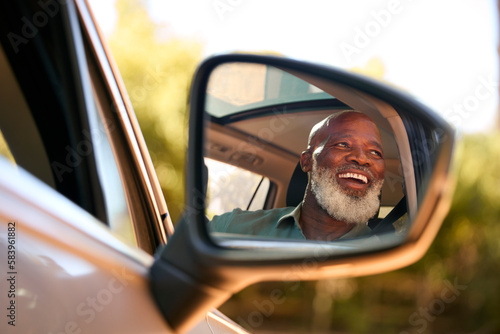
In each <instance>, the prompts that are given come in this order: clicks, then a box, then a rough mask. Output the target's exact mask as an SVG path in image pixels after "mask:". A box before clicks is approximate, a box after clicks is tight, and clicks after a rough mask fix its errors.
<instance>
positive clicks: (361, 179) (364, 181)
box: [338, 173, 368, 184]
mask: <svg viewBox="0 0 500 334" xmlns="http://www.w3.org/2000/svg"><path fill="white" fill-rule="evenodd" d="M338 177H339V179H351V180H355V181H356V182H359V183H362V184H367V183H368V178H367V177H366V176H364V175H361V174H358V173H342V174H339V175H338Z"/></svg>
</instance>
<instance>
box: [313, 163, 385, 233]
mask: <svg viewBox="0 0 500 334" xmlns="http://www.w3.org/2000/svg"><path fill="white" fill-rule="evenodd" d="M353 167H354V166H352V165H350V166H348V168H353ZM355 168H357V169H359V170H362V171H365V172H368V173H370V174H371V172H370V171H369V170H368V169H366V168H365V167H360V166H355ZM342 169H345V167H339V168H337V169H335V170H332V169H328V168H324V167H322V168H318V166H317V163H316V159H314V158H313V166H312V171H311V190H312V193H313V195H314V197H315V198H316V201H317V202H318V204H319V205H320V207H321V208H322V209H324V210H325V211H326V212H327V213H328V215H329V216H330V217H332V218H333V219H336V220H339V221H343V222H346V223H351V224H366V223H367V222H368V219H370V218H372V217H373V216H374V215H375V214H376V213H377V211H378V210H379V207H380V199H379V195H380V190H381V189H382V184H383V183H384V180H373V177H372V178H371V179H372V180H373V181H372V184H371V185H370V186H369V188H368V189H367V190H366V193H365V194H364V195H363V194H353V193H351V194H349V193H348V191H347V190H346V189H343V188H342V187H341V186H340V184H339V183H338V182H337V177H336V174H337V173H339V172H340V171H342Z"/></svg>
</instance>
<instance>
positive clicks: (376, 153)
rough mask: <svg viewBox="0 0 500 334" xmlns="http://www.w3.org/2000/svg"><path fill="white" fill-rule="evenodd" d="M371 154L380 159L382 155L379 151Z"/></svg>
mask: <svg viewBox="0 0 500 334" xmlns="http://www.w3.org/2000/svg"><path fill="white" fill-rule="evenodd" d="M372 154H373V155H375V156H377V157H379V158H382V153H381V152H379V151H372Z"/></svg>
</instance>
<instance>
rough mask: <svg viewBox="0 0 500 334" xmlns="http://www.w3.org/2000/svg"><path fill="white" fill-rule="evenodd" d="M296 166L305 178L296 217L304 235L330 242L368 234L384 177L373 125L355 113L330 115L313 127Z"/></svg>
mask: <svg viewBox="0 0 500 334" xmlns="http://www.w3.org/2000/svg"><path fill="white" fill-rule="evenodd" d="M300 164H301V167H302V170H303V171H304V172H306V173H308V176H309V182H308V185H307V188H306V193H305V196H304V200H303V202H302V210H301V211H302V212H301V215H300V219H299V225H300V227H301V229H302V233H303V234H304V236H305V237H306V238H307V239H315V240H333V239H337V238H339V237H341V236H343V235H346V234H347V233H349V232H350V233H349V234H350V235H351V236H355V235H358V234H364V233H368V232H369V228H368V227H367V226H366V223H367V221H368V220H369V219H370V218H371V217H373V216H374V215H375V214H376V213H377V212H378V209H379V206H380V200H379V196H380V191H381V189H382V184H383V182H384V175H385V164H384V156H383V150H382V140H381V137H380V132H379V130H378V128H377V126H376V125H375V123H374V122H373V121H372V120H371V119H370V118H369V117H368V116H366V115H364V114H362V113H359V112H352V111H349V112H344V113H338V114H334V115H331V116H329V117H328V118H326V119H325V120H323V121H322V122H320V123H318V124H317V125H316V126H314V128H313V129H312V131H311V134H310V136H309V144H308V147H307V150H306V151H304V152H302V156H301V159H300Z"/></svg>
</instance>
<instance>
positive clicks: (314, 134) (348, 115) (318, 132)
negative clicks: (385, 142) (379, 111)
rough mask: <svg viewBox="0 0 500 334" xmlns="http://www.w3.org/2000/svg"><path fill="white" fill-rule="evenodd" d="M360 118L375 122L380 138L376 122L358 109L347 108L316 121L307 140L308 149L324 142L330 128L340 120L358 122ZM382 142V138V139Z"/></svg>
mask: <svg viewBox="0 0 500 334" xmlns="http://www.w3.org/2000/svg"><path fill="white" fill-rule="evenodd" d="M359 120H365V121H368V122H371V123H373V125H374V129H376V133H377V134H378V138H380V132H379V130H378V127H377V126H376V124H375V122H373V120H372V119H371V118H370V117H368V116H367V115H365V114H363V113H361V112H359V111H357V110H345V111H341V112H338V113H335V114H332V115H330V116H328V117H326V118H325V119H323V120H321V121H320V122H318V123H316V125H314V126H313V128H312V129H311V132H310V133H309V139H308V141H307V150H310V149H313V150H314V147H317V146H318V144H319V143H322V142H324V141H325V140H327V139H328V136H329V132H330V131H329V129H330V128H331V127H332V126H333V125H334V124H336V123H338V122H340V123H342V122H356V121H359ZM380 142H381V139H380Z"/></svg>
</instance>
